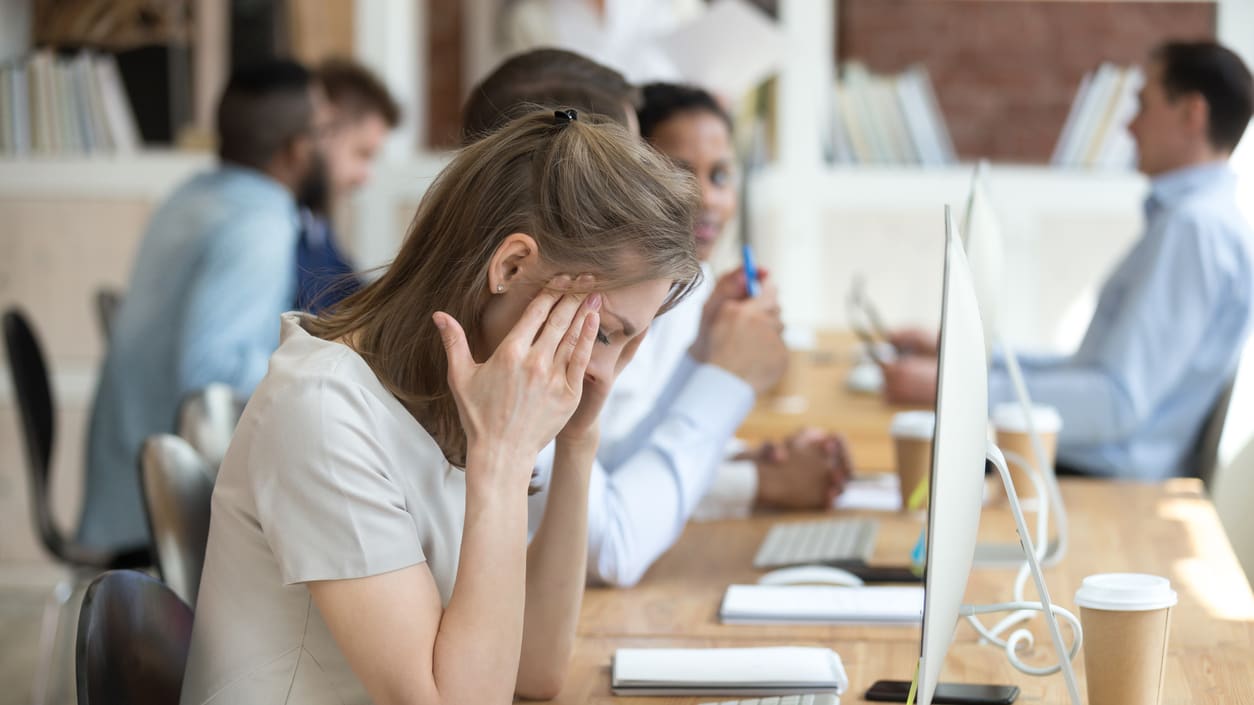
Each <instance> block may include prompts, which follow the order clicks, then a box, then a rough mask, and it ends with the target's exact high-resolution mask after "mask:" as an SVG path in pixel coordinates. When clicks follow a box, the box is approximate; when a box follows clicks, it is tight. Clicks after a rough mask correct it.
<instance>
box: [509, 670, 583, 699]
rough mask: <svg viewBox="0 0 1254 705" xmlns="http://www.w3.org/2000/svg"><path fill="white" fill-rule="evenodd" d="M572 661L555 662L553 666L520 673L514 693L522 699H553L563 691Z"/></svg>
mask: <svg viewBox="0 0 1254 705" xmlns="http://www.w3.org/2000/svg"><path fill="white" fill-rule="evenodd" d="M569 670H570V663H569V662H567V663H562V664H554V665H553V666H552V668H547V669H542V670H540V671H531V672H528V673H519V674H518V683H517V685H516V686H515V687H514V695H515V696H517V697H518V698H519V699H522V700H552V699H553V698H556V697H557V696H558V694H559V693H561V692H562V685H563V684H564V683H565V682H566V675H567V672H568V671H569Z"/></svg>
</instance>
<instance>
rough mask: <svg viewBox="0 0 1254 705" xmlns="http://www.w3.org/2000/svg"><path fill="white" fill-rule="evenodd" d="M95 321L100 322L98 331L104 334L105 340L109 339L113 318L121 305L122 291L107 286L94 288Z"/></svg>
mask: <svg viewBox="0 0 1254 705" xmlns="http://www.w3.org/2000/svg"><path fill="white" fill-rule="evenodd" d="M94 298H95V302H96V322H97V323H98V324H100V333H101V335H103V336H104V339H105V341H108V340H109V336H110V334H112V333H113V319H114V318H116V317H117V315H118V308H119V307H120V306H121V305H122V292H120V291H118V290H117V289H110V288H109V287H101V288H99V289H97V290H96V296H95V297H94Z"/></svg>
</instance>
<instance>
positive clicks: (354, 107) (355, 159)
mask: <svg viewBox="0 0 1254 705" xmlns="http://www.w3.org/2000/svg"><path fill="white" fill-rule="evenodd" d="M314 76H315V78H316V80H317V82H318V86H319V87H320V88H321V89H322V92H323V94H324V95H325V96H326V99H327V104H328V105H329V106H330V110H331V116H332V122H331V124H332V128H331V129H330V130H329V131H328V132H327V136H326V140H325V153H326V163H327V179H326V182H325V185H326V188H325V189H321V190H315V191H310V192H309V193H307V194H305V195H304V197H303V198H302V199H301V203H300V205H301V211H300V223H301V227H300V239H299V240H298V242H297V246H296V302H295V306H294V308H296V309H297V310H301V311H308V312H310V313H315V314H316V313H320V312H322V311H325V310H327V309H330V308H334V307H335V305H336V304H338V303H339V302H340V301H342V300H343V299H345V298H347V297H348V296H351V295H352V294H354V293H356V292H357V290H358V289H360V288H361V282H360V281H359V280H358V279H357V278H356V275H355V271H356V270H355V268H354V266H353V264H352V262H351V261H350V260H349V259H348V258H347V257H345V256H344V254H343V253H342V252H341V250H340V247H339V242H338V241H337V238H336V236H335V231H334V228H333V227H332V226H331V223H332V218H331V216H332V214H333V213H334V212H335V209H336V208H338V207H341V206H342V205H343V202H344V201H345V200H347V198H348V197H349V196H350V195H351V194H352V193H353V192H355V191H356V190H357V189H359V188H361V187H362V186H364V185H365V184H366V182H367V181H369V180H370V172H371V169H372V166H373V163H374V160H375V157H376V156H377V155H378V153H379V150H380V148H381V147H382V146H383V142H384V140H386V139H387V136H388V133H389V132H391V131H392V130H393V129H394V128H395V127H396V126H397V125H398V124H400V119H401V110H400V106H398V105H397V104H396V100H395V99H394V98H393V97H392V95H391V93H389V92H388V89H387V87H386V86H384V85H383V82H382V81H380V80H379V78H378V77H377V76H375V75H374V74H373V73H371V72H370V70H369V69H367V68H366V67H364V66H362V65H361V64H358V63H355V62H352V61H348V60H346V59H328V60H327V61H324V62H323V63H322V64H320V65H319V66H318V68H317V70H316V71H315V72H314Z"/></svg>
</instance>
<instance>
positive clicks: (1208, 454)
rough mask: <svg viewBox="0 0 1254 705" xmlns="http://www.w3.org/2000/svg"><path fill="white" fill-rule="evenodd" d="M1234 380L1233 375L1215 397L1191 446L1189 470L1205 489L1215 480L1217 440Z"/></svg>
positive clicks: (1209, 487) (1217, 458)
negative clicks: (1191, 458) (1191, 455)
mask: <svg viewBox="0 0 1254 705" xmlns="http://www.w3.org/2000/svg"><path fill="white" fill-rule="evenodd" d="M1236 381H1237V380H1236V376H1235V375H1234V376H1233V377H1232V378H1231V379H1229V380H1228V383H1227V384H1225V385H1224V387H1223V389H1221V390H1220V391H1219V397H1218V398H1216V399H1215V405H1214V406H1212V407H1211V410H1210V414H1208V415H1207V416H1206V421H1205V422H1204V423H1203V424H1202V430H1201V431H1199V432H1198V435H1197V442H1196V444H1194V446H1193V461H1192V464H1193V467H1192V468H1190V470H1191V471H1192V472H1193V474H1194V475H1196V476H1197V477H1200V478H1201V479H1202V484H1203V485H1205V486H1206V489H1207V490H1210V489H1211V485H1212V483H1213V482H1214V480H1215V471H1216V470H1218V467H1217V466H1218V465H1219V441H1220V440H1221V439H1222V437H1223V432H1224V423H1226V422H1227V420H1228V407H1229V406H1231V403H1232V390H1233V388H1234V387H1235V386H1236Z"/></svg>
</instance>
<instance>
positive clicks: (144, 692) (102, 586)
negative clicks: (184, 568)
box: [74, 570, 192, 705]
mask: <svg viewBox="0 0 1254 705" xmlns="http://www.w3.org/2000/svg"><path fill="white" fill-rule="evenodd" d="M191 639H192V610H191V608H189V607H188V606H187V605H186V604H184V603H183V601H182V600H180V599H179V598H178V596H177V595H175V594H174V593H173V592H172V591H171V590H170V589H169V588H168V587H166V586H165V585H163V584H161V582H160V581H158V580H157V579H155V578H153V577H151V576H148V575H145V574H144V573H140V572H138V571H133V570H112V571H109V572H107V573H102V574H101V575H100V576H98V577H97V578H96V579H95V580H93V581H91V585H89V586H88V587H87V592H86V594H85V595H84V596H83V606H82V608H80V610H79V613H78V641H77V644H76V645H75V649H74V672H75V682H76V684H77V686H78V705H178V702H179V691H180V690H181V689H182V687H183V669H184V667H185V666H186V665H187V651H188V647H189V646H190V644H191Z"/></svg>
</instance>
